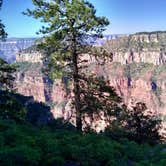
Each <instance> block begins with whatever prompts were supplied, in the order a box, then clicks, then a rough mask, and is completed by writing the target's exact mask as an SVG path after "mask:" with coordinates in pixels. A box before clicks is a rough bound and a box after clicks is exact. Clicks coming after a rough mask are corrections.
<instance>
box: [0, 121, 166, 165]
mask: <svg viewBox="0 0 166 166" xmlns="http://www.w3.org/2000/svg"><path fill="white" fill-rule="evenodd" d="M165 148H166V146H165V145H164V144H163V145H156V146H153V147H151V146H150V145H148V144H142V145H138V144H137V143H135V142H132V141H128V140H122V141H120V142H117V141H114V140H111V139H109V138H108V137H105V136H101V135H97V134H87V135H82V134H81V133H79V132H75V131H67V130H62V129H61V130H55V129H54V130H53V129H49V128H46V127H44V128H36V127H33V126H31V125H28V124H26V125H23V124H22V125H19V124H16V123H14V122H13V121H4V120H3V121H2V120H0V163H1V165H2V166H10V165H15V166H22V165H25V166H29V165H32V166H39V165H40V166H46V165H47V166H48V165H57V166H65V165H72V166H77V165H83V166H103V165H108V166H109V165H110V166H112V165H116V166H118V165H123V166H128V165H133V166H138V165H139V166H145V165H147V166H149V165H154V166H156V165H157V166H165V164H166V160H165V155H166V153H165V150H164V149H165Z"/></svg>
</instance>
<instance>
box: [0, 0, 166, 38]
mask: <svg viewBox="0 0 166 166" xmlns="http://www.w3.org/2000/svg"><path fill="white" fill-rule="evenodd" d="M90 2H92V3H93V4H94V5H95V7H96V9H97V15H100V16H106V17H107V18H108V19H109V20H110V23H111V24H110V25H109V27H108V28H107V31H106V32H105V33H107V34H128V33H135V32H140V31H155V30H166V0H90ZM32 7H33V5H32V2H31V0H4V4H3V6H2V10H1V12H0V18H1V19H2V20H3V23H4V24H5V25H6V31H7V33H8V34H9V37H34V36H36V32H37V31H38V29H39V28H40V26H41V23H40V22H39V21H37V20H35V19H33V18H29V17H27V16H24V15H22V14H21V12H22V11H25V9H26V8H32Z"/></svg>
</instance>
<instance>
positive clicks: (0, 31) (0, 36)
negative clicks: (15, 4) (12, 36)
mask: <svg viewBox="0 0 166 166" xmlns="http://www.w3.org/2000/svg"><path fill="white" fill-rule="evenodd" d="M2 2H3V0H0V9H1V6H2ZM4 28H5V26H4V25H3V23H2V20H0V40H3V39H5V38H6V37H7V33H6V32H5V29H4Z"/></svg>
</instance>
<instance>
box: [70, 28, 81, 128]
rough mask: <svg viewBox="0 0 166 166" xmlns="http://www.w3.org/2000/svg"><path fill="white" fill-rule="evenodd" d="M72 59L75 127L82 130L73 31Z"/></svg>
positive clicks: (76, 57) (76, 56)
mask: <svg viewBox="0 0 166 166" xmlns="http://www.w3.org/2000/svg"><path fill="white" fill-rule="evenodd" d="M72 61H73V82H74V90H73V91H74V104H75V111H76V127H77V130H78V131H82V113H81V103H80V85H79V71H78V55H77V51H76V37H75V35H74V31H73V39H72Z"/></svg>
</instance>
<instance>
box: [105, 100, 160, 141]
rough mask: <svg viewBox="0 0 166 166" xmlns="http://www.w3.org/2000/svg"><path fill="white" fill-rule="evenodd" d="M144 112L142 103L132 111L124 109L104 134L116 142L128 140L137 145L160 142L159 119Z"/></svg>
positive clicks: (145, 108)
mask: <svg viewBox="0 0 166 166" xmlns="http://www.w3.org/2000/svg"><path fill="white" fill-rule="evenodd" d="M146 110H147V107H146V105H145V104H144V103H137V104H136V106H134V107H133V109H132V110H131V109H130V110H128V109H127V108H126V109H124V111H121V112H119V115H118V116H117V118H115V119H114V120H113V122H112V123H111V124H110V127H108V129H106V134H108V135H109V136H110V137H111V138H113V139H117V140H119V139H122V138H128V139H129V140H132V141H136V142H138V143H150V144H156V143H158V142H160V141H161V135H160V134H159V129H160V128H161V119H160V118H159V117H158V116H157V115H154V114H152V113H149V112H145V111H146Z"/></svg>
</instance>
